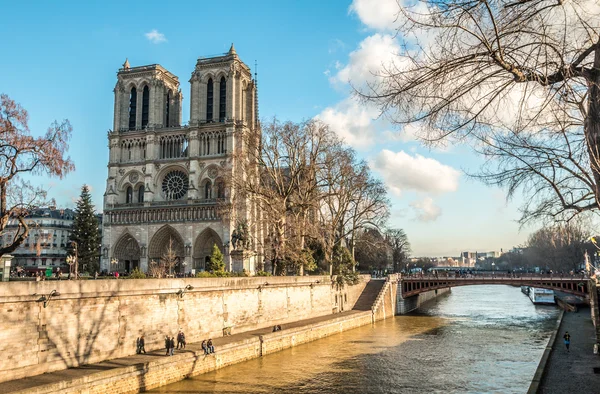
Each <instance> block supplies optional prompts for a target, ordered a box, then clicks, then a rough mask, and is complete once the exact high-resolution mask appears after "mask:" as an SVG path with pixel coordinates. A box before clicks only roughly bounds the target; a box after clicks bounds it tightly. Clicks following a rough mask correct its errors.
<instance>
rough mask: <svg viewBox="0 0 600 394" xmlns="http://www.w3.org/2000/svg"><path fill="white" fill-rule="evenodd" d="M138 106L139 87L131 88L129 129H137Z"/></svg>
mask: <svg viewBox="0 0 600 394" xmlns="http://www.w3.org/2000/svg"><path fill="white" fill-rule="evenodd" d="M136 107H137V89H136V88H135V87H133V88H131V94H130V96H129V130H135V116H136Z"/></svg>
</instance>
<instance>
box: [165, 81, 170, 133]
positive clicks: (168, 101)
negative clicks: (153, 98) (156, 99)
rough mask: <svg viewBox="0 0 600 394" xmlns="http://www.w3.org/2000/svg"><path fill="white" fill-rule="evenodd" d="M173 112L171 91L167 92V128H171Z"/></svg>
mask: <svg viewBox="0 0 600 394" xmlns="http://www.w3.org/2000/svg"><path fill="white" fill-rule="evenodd" d="M170 111H171V91H170V90H169V91H168V92H167V103H166V114H165V126H166V127H169V117H170V115H171V114H170Z"/></svg>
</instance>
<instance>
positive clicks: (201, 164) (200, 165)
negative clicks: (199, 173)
mask: <svg viewBox="0 0 600 394" xmlns="http://www.w3.org/2000/svg"><path fill="white" fill-rule="evenodd" d="M205 165H206V163H204V162H200V163H198V168H200V169H203V168H204V166H205Z"/></svg>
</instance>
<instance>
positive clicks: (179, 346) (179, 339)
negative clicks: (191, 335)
mask: <svg viewBox="0 0 600 394" xmlns="http://www.w3.org/2000/svg"><path fill="white" fill-rule="evenodd" d="M179 349H183V331H181V329H179V332H178V333H177V350H179Z"/></svg>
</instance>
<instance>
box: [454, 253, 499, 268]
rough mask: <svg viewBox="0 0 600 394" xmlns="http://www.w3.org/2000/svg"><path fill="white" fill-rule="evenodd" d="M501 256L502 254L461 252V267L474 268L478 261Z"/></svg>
mask: <svg viewBox="0 0 600 394" xmlns="http://www.w3.org/2000/svg"><path fill="white" fill-rule="evenodd" d="M500 256H502V252H501V251H500V252H498V251H492V252H462V253H461V254H460V260H461V262H460V263H461V266H463V267H474V266H475V263H476V262H477V261H478V260H485V259H494V258H498V257H500Z"/></svg>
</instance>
